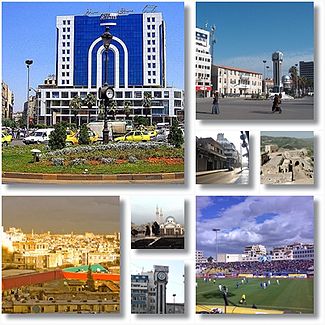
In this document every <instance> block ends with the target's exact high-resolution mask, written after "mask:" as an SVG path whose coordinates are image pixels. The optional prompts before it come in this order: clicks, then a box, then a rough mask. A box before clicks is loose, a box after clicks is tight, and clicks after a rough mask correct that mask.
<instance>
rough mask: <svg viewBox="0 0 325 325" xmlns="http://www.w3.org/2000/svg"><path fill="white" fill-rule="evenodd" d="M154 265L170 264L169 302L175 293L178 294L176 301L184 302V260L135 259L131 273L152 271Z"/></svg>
mask: <svg viewBox="0 0 325 325" xmlns="http://www.w3.org/2000/svg"><path fill="white" fill-rule="evenodd" d="M154 265H164V266H169V273H168V284H167V297H166V299H167V302H170V303H172V302H173V294H176V301H175V302H176V303H184V290H185V288H184V277H183V275H184V262H183V261H175V260H161V259H157V260H155V259H150V260H141V259H136V260H135V259H134V260H132V262H131V274H132V275H136V274H141V272H142V271H144V272H147V271H152V270H153V266H154Z"/></svg>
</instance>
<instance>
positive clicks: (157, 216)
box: [156, 205, 159, 223]
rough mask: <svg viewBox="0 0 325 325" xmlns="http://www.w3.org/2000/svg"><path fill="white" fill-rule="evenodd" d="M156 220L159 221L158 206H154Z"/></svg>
mask: <svg viewBox="0 0 325 325" xmlns="http://www.w3.org/2000/svg"><path fill="white" fill-rule="evenodd" d="M156 221H157V222H158V223H159V208H158V205H157V206H156Z"/></svg>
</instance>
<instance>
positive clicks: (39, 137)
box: [23, 128, 54, 144]
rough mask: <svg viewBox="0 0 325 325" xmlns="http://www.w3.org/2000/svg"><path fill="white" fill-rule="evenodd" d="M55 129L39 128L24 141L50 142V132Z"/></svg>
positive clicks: (26, 142)
mask: <svg viewBox="0 0 325 325" xmlns="http://www.w3.org/2000/svg"><path fill="white" fill-rule="evenodd" d="M53 131H54V129H53V128H52V129H38V130H36V131H35V132H33V133H32V134H31V135H30V136H28V137H26V138H25V139H24V140H23V142H24V143H25V144H33V143H48V142H49V140H50V134H51V132H53Z"/></svg>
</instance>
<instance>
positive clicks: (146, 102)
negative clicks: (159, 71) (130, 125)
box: [142, 91, 152, 124]
mask: <svg viewBox="0 0 325 325" xmlns="http://www.w3.org/2000/svg"><path fill="white" fill-rule="evenodd" d="M151 99H152V96H151V93H150V92H147V91H145V92H144V94H143V101H142V106H143V107H144V108H145V111H146V113H145V114H146V117H148V113H150V110H151ZM150 115H151V114H150ZM150 124H152V116H151V123H150Z"/></svg>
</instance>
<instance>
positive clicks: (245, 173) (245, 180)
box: [234, 168, 249, 185]
mask: <svg viewBox="0 0 325 325" xmlns="http://www.w3.org/2000/svg"><path fill="white" fill-rule="evenodd" d="M234 184H243V185H247V184H249V169H248V168H243V170H242V172H241V173H240V176H239V178H238V179H237V180H236V181H235V183H234Z"/></svg>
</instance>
